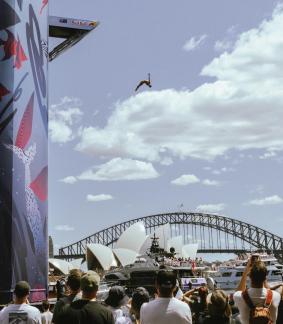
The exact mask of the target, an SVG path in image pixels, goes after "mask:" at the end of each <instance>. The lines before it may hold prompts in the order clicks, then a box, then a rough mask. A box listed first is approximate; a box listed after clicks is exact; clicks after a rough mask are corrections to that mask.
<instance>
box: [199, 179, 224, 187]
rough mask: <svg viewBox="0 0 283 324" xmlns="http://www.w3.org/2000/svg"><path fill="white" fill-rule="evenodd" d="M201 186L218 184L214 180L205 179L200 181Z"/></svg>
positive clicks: (218, 183)
mask: <svg viewBox="0 0 283 324" xmlns="http://www.w3.org/2000/svg"><path fill="white" fill-rule="evenodd" d="M202 184H204V185H205V186H219V185H220V182H219V181H216V180H209V179H205V180H203V181H202Z"/></svg>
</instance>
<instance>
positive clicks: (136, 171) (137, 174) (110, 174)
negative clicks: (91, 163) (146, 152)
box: [77, 158, 159, 181]
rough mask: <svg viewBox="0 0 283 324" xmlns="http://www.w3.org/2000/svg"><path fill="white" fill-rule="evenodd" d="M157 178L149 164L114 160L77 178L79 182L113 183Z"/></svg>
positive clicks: (128, 160) (156, 173) (155, 172)
mask: <svg viewBox="0 0 283 324" xmlns="http://www.w3.org/2000/svg"><path fill="white" fill-rule="evenodd" d="M157 177H159V174H158V172H157V171H156V170H155V169H154V167H153V165H152V164H151V163H147V162H142V161H137V160H132V159H121V158H115V159H112V160H110V161H108V162H107V163H105V164H101V165H99V166H95V167H93V168H92V169H89V170H87V171H85V172H83V173H82V174H81V175H79V176H78V177H77V178H78V179H80V180H94V181H115V180H143V179H153V178H157Z"/></svg>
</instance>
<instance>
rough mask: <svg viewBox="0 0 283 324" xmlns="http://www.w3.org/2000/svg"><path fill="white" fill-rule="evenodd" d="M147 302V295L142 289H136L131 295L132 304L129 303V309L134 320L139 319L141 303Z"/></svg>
mask: <svg viewBox="0 0 283 324" xmlns="http://www.w3.org/2000/svg"><path fill="white" fill-rule="evenodd" d="M148 302H149V293H148V291H147V290H146V289H145V288H143V287H138V288H136V290H135V291H134V293H133V296H132V302H131V309H132V312H133V313H134V314H135V316H136V319H139V318H140V309H141V306H142V304H143V303H148Z"/></svg>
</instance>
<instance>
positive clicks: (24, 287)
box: [14, 281, 30, 298]
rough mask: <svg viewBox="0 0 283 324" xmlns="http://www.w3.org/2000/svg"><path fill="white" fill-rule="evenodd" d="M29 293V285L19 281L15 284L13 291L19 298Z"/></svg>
mask: <svg viewBox="0 0 283 324" xmlns="http://www.w3.org/2000/svg"><path fill="white" fill-rule="evenodd" d="M29 292H30V285H29V284H28V282H26V281H19V282H17V283H16V286H15V289H14V294H15V295H16V296H17V297H19V298H21V297H25V296H27V295H28V294H29Z"/></svg>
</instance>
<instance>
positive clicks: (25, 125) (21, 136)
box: [16, 93, 34, 149]
mask: <svg viewBox="0 0 283 324" xmlns="http://www.w3.org/2000/svg"><path fill="white" fill-rule="evenodd" d="M33 104H34V93H33V94H32V95H31V97H30V99H29V102H28V104H27V107H26V110H25V112H24V115H23V118H22V120H21V124H20V127H19V131H18V134H17V138H16V146H17V147H19V148H21V149H24V148H25V147H26V145H27V143H28V141H29V139H30V136H31V130H32V117H33Z"/></svg>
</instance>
